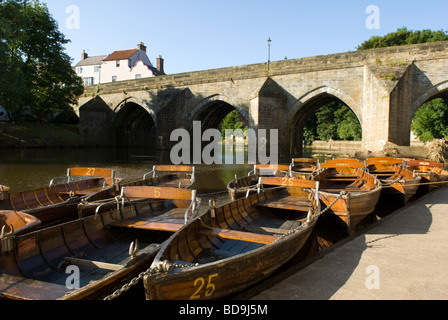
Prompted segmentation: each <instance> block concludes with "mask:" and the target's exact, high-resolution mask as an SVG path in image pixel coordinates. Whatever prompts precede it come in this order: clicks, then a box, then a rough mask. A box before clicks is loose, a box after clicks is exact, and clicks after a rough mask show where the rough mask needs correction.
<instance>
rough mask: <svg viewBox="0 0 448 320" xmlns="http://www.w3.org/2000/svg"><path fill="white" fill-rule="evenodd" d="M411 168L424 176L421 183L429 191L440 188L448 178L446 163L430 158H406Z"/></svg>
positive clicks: (407, 164) (408, 166)
mask: <svg viewBox="0 0 448 320" xmlns="http://www.w3.org/2000/svg"><path fill="white" fill-rule="evenodd" d="M405 163H406V166H407V168H408V169H409V170H411V171H413V172H414V173H416V174H417V175H419V176H421V177H422V181H421V185H422V186H424V187H425V189H427V191H428V192H431V191H434V190H435V189H437V188H439V187H440V186H442V185H443V184H445V182H446V181H447V180H448V171H447V170H445V169H444V164H443V163H439V162H436V161H430V160H406V162H405Z"/></svg>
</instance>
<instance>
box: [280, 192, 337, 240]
mask: <svg viewBox="0 0 448 320" xmlns="http://www.w3.org/2000/svg"><path fill="white" fill-rule="evenodd" d="M345 195H346V193H345V192H344V191H342V192H341V193H340V194H339V196H338V197H337V198H336V199H335V200H334V201H333V202H332V203H331V204H330V205H329V206H328V207H326V208H325V209H324V210H322V211H321V212H320V213H321V214H323V213H325V212H327V211H328V210H330V209H331V207H333V206H334V205H335V204H336V202H338V200H339V199H341V198H342V197H343V196H345ZM301 228H302V225H300V226H298V227H297V228H295V229H292V230H291V231H288V232H287V233H284V234H282V235H281V236H279V237H278V238H277V240H275V241H274V242H273V243H275V242H277V241H279V240H280V239H283V238H286V237H287V236H289V235H291V234H293V233H295V232H297V231H298V230H300V229H301Z"/></svg>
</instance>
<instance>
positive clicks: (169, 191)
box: [122, 186, 193, 200]
mask: <svg viewBox="0 0 448 320" xmlns="http://www.w3.org/2000/svg"><path fill="white" fill-rule="evenodd" d="M122 196H124V197H126V198H152V199H176V200H191V199H192V197H193V191H192V190H188V189H181V188H168V187H152V186H144V187H123V188H122Z"/></svg>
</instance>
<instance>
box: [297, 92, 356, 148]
mask: <svg viewBox="0 0 448 320" xmlns="http://www.w3.org/2000/svg"><path fill="white" fill-rule="evenodd" d="M331 102H339V103H342V104H344V105H345V106H347V107H348V108H350V109H351V110H352V111H353V113H354V114H355V115H356V117H357V118H358V121H359V123H360V124H361V127H362V114H361V109H360V107H359V105H358V103H356V101H355V100H354V99H353V98H352V97H350V96H349V95H348V94H346V93H344V92H343V91H341V90H339V89H335V88H332V87H327V86H322V87H318V88H316V89H314V90H311V91H309V92H308V93H306V94H305V95H303V96H302V97H300V98H299V99H297V100H296V102H295V103H294V104H293V105H292V106H291V108H290V109H289V114H290V121H289V132H290V137H291V142H290V154H291V155H293V156H294V155H302V153H303V129H304V128H305V125H306V123H307V121H308V119H309V118H310V117H311V116H312V115H313V114H314V113H315V112H316V111H317V110H319V108H321V107H323V106H325V105H327V104H329V103H331Z"/></svg>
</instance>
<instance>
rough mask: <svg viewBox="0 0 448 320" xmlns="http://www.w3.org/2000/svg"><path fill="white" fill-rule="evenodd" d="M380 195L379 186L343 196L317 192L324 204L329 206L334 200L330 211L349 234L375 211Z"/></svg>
mask: <svg viewBox="0 0 448 320" xmlns="http://www.w3.org/2000/svg"><path fill="white" fill-rule="evenodd" d="M380 195H381V188H377V189H374V190H372V191H369V192H367V193H365V192H364V193H357V192H350V193H348V194H345V195H343V196H340V194H335V193H330V192H324V191H321V192H320V193H319V197H320V199H321V201H322V202H323V203H324V204H325V206H330V205H331V204H332V203H333V202H334V201H336V202H335V203H334V205H333V206H332V207H331V209H330V212H332V213H334V214H335V215H336V216H337V217H338V218H339V219H340V220H341V221H342V222H343V223H344V225H345V226H346V228H347V232H348V233H349V234H353V233H355V232H356V230H357V228H358V226H359V224H360V223H361V222H362V221H363V220H364V219H366V218H367V217H368V216H369V215H370V214H371V213H373V212H374V211H375V208H376V205H377V203H378V201H379V198H380ZM338 198H339V199H338Z"/></svg>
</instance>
